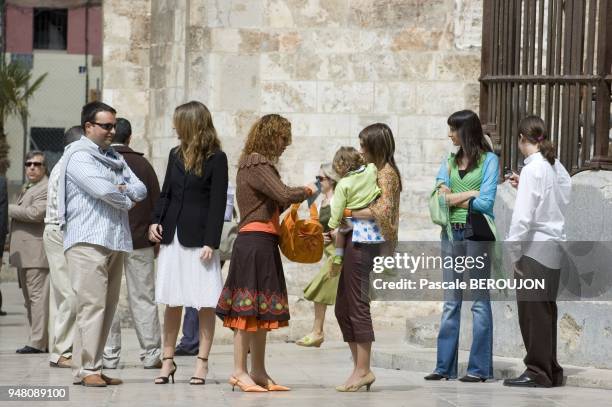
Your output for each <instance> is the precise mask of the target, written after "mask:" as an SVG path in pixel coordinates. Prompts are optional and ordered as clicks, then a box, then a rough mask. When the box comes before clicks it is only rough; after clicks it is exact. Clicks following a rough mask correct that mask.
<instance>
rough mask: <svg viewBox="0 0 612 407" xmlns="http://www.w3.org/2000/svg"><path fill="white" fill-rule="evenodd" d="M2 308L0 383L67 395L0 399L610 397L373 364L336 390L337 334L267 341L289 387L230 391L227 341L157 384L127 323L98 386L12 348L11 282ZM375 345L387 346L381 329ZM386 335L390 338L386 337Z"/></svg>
mask: <svg viewBox="0 0 612 407" xmlns="http://www.w3.org/2000/svg"><path fill="white" fill-rule="evenodd" d="M1 288H2V293H3V295H4V297H5V305H4V309H5V310H6V311H7V312H8V313H9V315H7V316H5V317H0V386H7V385H11V386H13V385H14V386H18V385H54V386H68V388H69V401H67V402H59V401H53V402H42V401H38V402H32V401H29V402H13V401H10V402H7V401H5V402H2V401H0V406H12V407H17V406H28V407H29V406H35V407H36V406H41V407H42V406H45V405H49V406H52V407H60V406H87V407H89V406H92V407H93V406H113V407H119V406H128V407H135V406H147V407H156V406H195V405H206V406H215V407H216V406H236V407H238V406H279V407H285V406H287V407H289V406H290V407H315V406H316V407H323V406H328V405H334V406H335V407H344V406H347V407H358V406H370V407H378V406H380V407H383V406H384V407H389V406H436V407H445V406H474V407H477V406H483V407H484V406H496V407H505V406H509V407H510V406H511V407H520V406H533V407H557V406H576V405H585V406H586V405H588V406H589V407H596V406H610V405H612V391H610V390H599V389H586V388H577V387H570V386H566V387H563V388H555V389H510V388H506V387H503V386H502V384H501V382H499V381H493V382H487V383H478V384H464V383H460V382H458V381H449V382H438V383H429V382H425V381H424V380H423V373H419V372H410V371H400V370H394V369H381V368H374V369H373V370H374V373H375V375H376V377H377V380H376V383H375V384H374V385H373V386H372V391H370V392H365V391H361V392H359V393H355V394H340V393H337V392H336V391H335V390H334V386H336V385H337V384H340V383H341V382H342V380H343V379H344V378H345V376H346V375H347V374H348V373H349V367H350V365H351V361H350V354H349V351H348V348H347V347H346V346H345V345H344V344H343V343H341V342H331V343H328V342H326V343H324V344H323V346H322V347H321V348H320V349H305V348H300V347H298V346H296V345H295V344H293V343H272V344H270V345H269V348H268V355H267V358H268V366H269V371H270V374H271V375H272V376H273V377H274V378H275V379H276V380H277V381H278V382H279V383H282V384H285V385H288V386H291V387H292V389H293V390H292V391H291V392H287V393H267V394H247V393H242V392H239V391H235V392H232V389H231V387H230V386H229V385H228V384H227V382H226V381H227V378H228V375H229V374H230V372H231V369H232V348H231V346H230V345H217V346H213V349H212V352H211V355H210V373H209V375H208V378H207V381H206V385H205V386H190V385H189V384H188V380H189V377H190V376H192V374H193V370H192V369H193V366H194V363H195V360H194V358H193V357H177V358H176V361H177V364H178V371H177V375H176V378H177V382H176V383H175V384H168V385H154V384H153V379H154V377H155V376H156V375H157V371H155V370H153V371H152V370H144V369H143V368H142V366H141V364H140V362H139V360H138V351H139V350H138V341H137V339H136V335H135V333H134V331H133V330H131V329H124V330H123V344H124V353H123V355H122V360H121V363H120V368H119V369H117V370H114V371H110V370H107V371H106V373H107V374H109V375H110V376H113V377H120V378H121V379H123V380H124V384H123V385H121V386H113V387H107V388H102V389H92V388H85V387H81V386H73V385H71V376H70V371H69V370H68V369H51V368H49V365H48V355H46V354H45V355H17V354H16V353H15V349H17V348H18V347H20V346H22V345H23V342H24V340H25V337H26V330H25V325H24V321H25V311H24V308H23V305H22V304H23V302H22V301H23V300H22V298H21V297H20V295H21V294H20V292H19V291H18V290H17V286H16V284H14V283H6V284H2V287H1ZM379 336H382V338H381V339H380V341H379V342H378V343H377V344H375V347H376V346H381V347H383V346H389V343H388V342H389V341H390V339H391V338H389V337H388V336H385V335H379ZM385 342H387V343H385Z"/></svg>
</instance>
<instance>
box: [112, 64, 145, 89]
mask: <svg viewBox="0 0 612 407" xmlns="http://www.w3.org/2000/svg"><path fill="white" fill-rule="evenodd" d="M148 83H149V73H148V71H147V70H144V69H142V68H140V67H134V66H121V65H114V66H113V65H111V66H105V67H104V86H105V87H107V88H111V89H123V90H126V91H129V89H143V88H144V87H145V86H148Z"/></svg>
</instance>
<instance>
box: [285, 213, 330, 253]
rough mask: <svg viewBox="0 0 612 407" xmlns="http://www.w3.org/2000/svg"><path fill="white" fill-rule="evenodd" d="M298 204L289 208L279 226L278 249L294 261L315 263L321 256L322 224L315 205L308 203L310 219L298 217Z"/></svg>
mask: <svg viewBox="0 0 612 407" xmlns="http://www.w3.org/2000/svg"><path fill="white" fill-rule="evenodd" d="M299 207H300V204H293V205H291V209H290V210H289V213H288V214H287V216H285V218H284V219H283V222H282V223H281V227H280V249H281V252H282V253H283V254H284V255H285V257H286V258H288V259H289V260H291V261H294V262H296V263H316V262H318V261H319V260H321V257H323V226H322V225H321V224H320V223H319V213H318V211H317V207H316V205H315V204H314V203H313V204H312V205H310V219H299V218H298V213H297V211H298V208H299Z"/></svg>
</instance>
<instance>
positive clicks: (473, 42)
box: [454, 0, 483, 49]
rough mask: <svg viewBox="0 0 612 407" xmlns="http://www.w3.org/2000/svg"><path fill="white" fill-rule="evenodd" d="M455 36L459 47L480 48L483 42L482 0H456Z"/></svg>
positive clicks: (456, 44) (456, 45)
mask: <svg viewBox="0 0 612 407" xmlns="http://www.w3.org/2000/svg"><path fill="white" fill-rule="evenodd" d="M455 3H456V7H455V13H454V14H455V15H454V20H455V22H454V37H455V47H457V48H458V49H470V48H480V47H481V44H482V10H483V4H482V0H455Z"/></svg>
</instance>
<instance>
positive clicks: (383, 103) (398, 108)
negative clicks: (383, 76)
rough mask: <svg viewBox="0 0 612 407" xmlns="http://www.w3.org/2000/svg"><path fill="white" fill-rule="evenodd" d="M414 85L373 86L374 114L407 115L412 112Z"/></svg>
mask: <svg viewBox="0 0 612 407" xmlns="http://www.w3.org/2000/svg"><path fill="white" fill-rule="evenodd" d="M415 102H416V85H415V84H413V83H406V82H377V83H375V84H374V112H376V113H397V114H409V113H411V112H414V108H415Z"/></svg>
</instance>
